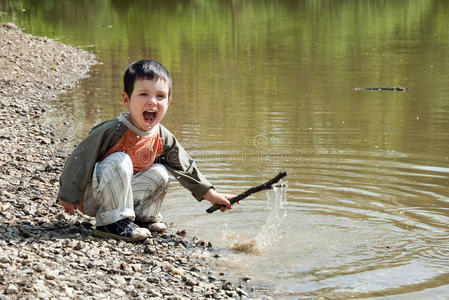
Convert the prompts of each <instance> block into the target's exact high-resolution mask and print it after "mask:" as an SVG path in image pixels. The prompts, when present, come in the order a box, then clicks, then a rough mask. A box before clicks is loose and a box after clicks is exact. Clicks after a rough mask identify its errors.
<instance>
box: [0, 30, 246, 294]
mask: <svg viewBox="0 0 449 300" xmlns="http://www.w3.org/2000/svg"><path fill="white" fill-rule="evenodd" d="M0 46H1V47H0V65H1V68H0V123H1V128H0V149H1V152H0V191H1V194H0V299H3V298H7V299H10V298H11V299H15V298H17V299H19V298H20V299H23V298H26V297H28V298H30V299H35V298H36V297H39V298H52V299H72V298H76V299H89V298H90V299H105V298H110V299H127V298H133V299H150V298H155V299H189V298H200V299H202V298H216V299H221V298H241V297H245V295H246V293H245V291H244V289H243V288H242V287H239V286H237V285H238V283H237V285H236V284H235V283H234V284H232V283H230V282H229V281H227V280H225V279H224V278H223V276H222V275H220V274H217V273H215V272H214V271H213V267H211V266H213V260H214V258H213V257H214V253H213V249H211V248H208V243H206V242H201V241H198V240H197V239H193V240H187V239H185V238H184V237H182V236H181V235H182V234H181V233H179V235H178V234H176V233H174V232H168V233H167V234H163V235H156V236H154V237H153V238H151V239H147V240H146V241H144V242H141V243H136V244H132V243H125V242H118V241H115V240H102V239H98V238H96V237H93V236H92V235H91V227H92V226H93V220H92V219H89V218H86V217H84V216H81V215H75V216H69V215H67V214H65V213H63V209H62V207H60V206H59V205H57V204H56V203H55V197H56V194H57V189H58V183H57V181H58V178H59V174H60V172H61V170H62V167H63V164H64V161H65V156H64V155H63V151H62V148H63V144H64V142H65V141H66V139H65V138H64V137H60V136H57V135H56V134H55V131H54V128H51V127H49V126H48V125H44V119H45V113H46V111H48V110H49V104H48V100H50V99H52V98H54V97H56V96H57V95H58V94H60V93H62V92H63V91H64V90H65V89H68V88H71V87H73V86H75V85H76V83H77V81H79V80H80V79H82V78H83V77H85V76H86V74H87V72H88V71H89V67H90V66H91V65H92V64H94V63H95V57H94V55H92V54H90V53H87V52H85V51H83V50H81V49H77V48H73V47H70V46H67V45H63V44H60V43H57V42H55V41H52V40H50V39H47V38H43V37H34V36H31V35H29V34H26V33H23V32H22V31H20V30H17V29H14V28H8V27H7V26H0ZM171 230H174V229H171ZM186 248H189V249H186Z"/></svg>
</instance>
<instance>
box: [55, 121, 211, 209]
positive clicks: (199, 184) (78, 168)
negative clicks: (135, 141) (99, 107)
mask: <svg viewBox="0 0 449 300" xmlns="http://www.w3.org/2000/svg"><path fill="white" fill-rule="evenodd" d="M158 127H159V128H158V129H157V128H156V130H159V136H160V137H161V139H162V144H163V150H162V154H161V155H159V156H158V157H157V158H156V160H155V162H157V163H161V164H163V165H164V166H165V167H166V168H167V169H168V170H169V171H170V173H171V174H172V175H173V176H174V177H175V178H176V179H177V180H178V181H179V182H180V183H181V185H182V186H183V187H185V188H186V189H188V190H189V191H190V192H191V193H192V194H193V196H194V197H195V198H196V199H197V200H202V199H203V195H204V194H205V193H206V192H207V191H208V190H209V189H210V188H213V186H212V185H211V184H210V182H209V181H207V180H206V178H205V177H204V176H203V175H202V174H201V172H200V171H199V170H198V167H197V165H196V163H195V161H194V160H193V159H192V158H191V157H190V156H189V154H188V153H187V152H186V151H185V150H184V148H183V147H182V146H181V144H180V143H179V142H178V141H177V140H176V138H175V137H174V136H173V134H172V133H171V132H170V131H168V129H167V128H165V127H164V126H162V125H161V124H159V125H158ZM128 128H130V129H131V130H133V131H136V130H137V131H139V130H138V129H137V128H135V127H134V126H133V125H132V124H131V123H130V122H129V121H128V120H127V119H126V117H125V116H124V114H121V115H120V116H119V117H117V118H116V119H113V120H109V121H106V122H103V123H101V124H99V125H97V126H95V127H93V128H92V129H91V131H90V133H89V135H88V136H87V137H86V138H85V139H84V140H83V141H82V142H81V143H80V144H79V145H78V146H77V147H76V148H75V150H74V151H73V152H72V154H71V155H70V157H69V158H68V159H67V161H66V164H65V167H64V170H63V171H62V174H61V177H60V178H59V193H58V198H59V199H61V200H64V201H67V202H70V203H75V204H79V203H80V201H81V198H82V195H83V194H84V191H85V189H86V187H87V186H88V185H89V184H90V183H91V180H92V173H93V170H94V167H95V164H96V163H97V162H98V161H99V159H100V158H101V157H103V155H104V154H105V153H106V152H107V151H108V150H109V149H110V148H111V147H112V146H114V144H115V143H117V142H118V141H119V140H120V138H121V137H122V136H123V134H124V133H125V132H126V130H128ZM136 133H138V132H136ZM143 134H144V133H143Z"/></svg>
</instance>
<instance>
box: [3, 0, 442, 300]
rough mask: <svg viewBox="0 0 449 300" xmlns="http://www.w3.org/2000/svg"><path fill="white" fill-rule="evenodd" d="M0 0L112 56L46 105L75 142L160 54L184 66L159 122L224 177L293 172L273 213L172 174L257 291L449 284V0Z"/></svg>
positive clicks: (387, 291)
mask: <svg viewBox="0 0 449 300" xmlns="http://www.w3.org/2000/svg"><path fill="white" fill-rule="evenodd" d="M0 11H1V13H0V20H1V21H12V22H15V23H16V24H18V25H19V26H23V27H25V28H26V31H27V32H29V33H32V34H36V35H45V36H49V37H52V38H56V39H57V40H59V41H61V42H64V43H69V44H72V45H75V46H81V47H83V48H84V49H87V50H89V51H92V52H93V53H95V54H96V55H97V57H98V60H99V61H101V62H102V64H100V65H97V66H95V67H94V68H93V70H92V72H91V75H90V78H89V79H88V80H85V81H83V82H82V83H81V84H80V87H79V88H76V89H74V90H72V91H71V92H70V93H68V94H66V95H63V96H62V97H60V98H59V99H58V100H57V101H54V103H53V107H54V110H53V112H51V113H50V114H49V116H48V118H49V120H50V122H53V123H54V124H56V125H57V127H58V128H63V132H67V131H69V132H72V133H73V136H70V139H71V141H72V144H75V143H76V142H77V141H78V140H79V139H80V138H82V137H83V136H85V134H86V133H87V131H88V130H89V128H90V127H91V126H93V125H94V124H96V123H98V122H100V121H103V120H106V119H110V118H113V117H115V116H117V115H118V114H119V113H120V112H122V111H123V110H124V107H123V106H122V104H121V101H120V93H121V91H122V74H123V71H124V69H125V68H126V67H127V65H128V64H129V63H131V62H132V61H135V60H138V59H141V58H144V57H151V58H154V59H156V60H158V61H160V62H161V63H163V64H164V65H165V66H166V67H167V68H168V69H169V71H170V72H171V74H172V76H173V79H174V98H173V101H172V102H171V106H170V108H169V112H168V114H167V116H166V118H165V119H164V124H165V125H166V126H167V127H168V128H169V129H170V130H171V131H172V132H173V133H174V134H175V135H176V136H177V137H178V139H179V140H180V141H181V142H182V143H183V144H184V146H185V148H186V149H187V150H188V151H189V152H190V153H191V155H192V156H193V157H194V158H195V159H196V160H197V163H198V165H199V166H200V168H201V170H202V172H203V173H204V174H205V175H206V176H207V177H208V179H209V180H210V181H211V182H212V183H213V184H215V185H216V187H217V190H219V191H222V192H229V193H234V194H238V193H240V192H242V191H244V190H246V189H247V188H249V187H251V186H255V185H258V184H261V183H262V182H264V181H266V180H268V179H270V178H271V177H273V176H275V175H276V174H277V173H278V172H279V171H281V170H286V171H287V172H288V176H287V177H286V181H287V183H288V190H287V195H286V199H287V203H285V204H284V205H283V206H280V207H278V208H277V210H276V211H275V212H277V213H280V214H282V217H283V218H278V219H279V220H281V221H279V222H277V223H276V222H274V223H275V225H276V226H275V227H274V228H272V230H266V231H263V229H262V227H263V226H264V224H266V223H267V220H268V218H269V217H270V212H273V208H271V210H270V209H268V210H266V209H265V207H266V204H267V202H268V199H269V196H268V195H267V194H266V193H265V192H261V193H258V194H255V195H253V196H251V197H250V198H248V199H247V200H244V201H242V202H241V204H240V205H239V206H235V208H234V209H233V210H232V211H229V212H226V213H223V214H222V213H220V212H216V213H214V214H206V213H205V209H206V208H207V207H208V205H206V203H197V202H196V200H194V199H193V197H192V196H191V195H190V194H189V192H187V191H186V190H184V189H182V188H181V187H180V185H179V184H178V183H176V182H175V181H173V184H172V186H171V189H170V191H169V194H168V196H167V200H166V202H165V203H164V205H163V208H162V210H163V214H164V216H165V220H166V221H167V222H168V223H171V222H174V223H176V226H179V227H182V228H186V229H187V231H188V234H189V236H190V237H192V236H199V237H201V238H202V239H206V240H210V241H212V243H213V244H214V245H215V246H216V247H218V248H220V249H221V250H219V251H218V252H219V254H220V256H221V257H220V258H219V259H218V260H217V265H218V267H219V269H220V270H221V271H222V272H224V273H226V274H227V276H229V277H233V278H237V279H238V278H243V277H250V278H251V281H250V283H249V287H250V288H251V289H252V290H253V295H255V296H272V297H274V298H292V299H297V298H310V297H312V296H322V297H328V298H341V299H346V298H351V297H355V298H369V297H383V298H386V299H389V298H391V299H410V298H412V299H438V298H440V299H443V298H444V299H445V298H447V297H449V284H448V282H449V150H448V149H449V132H448V128H449V38H448V37H449V22H448V20H449V2H448V1H436V0H435V1H432V0H402V1H381V0H373V1H359V0H347V1H330V0H329V1H324V0H323V1H319V0H317V1H311V0H310V1H307V0H304V1H255V0H254V1H239V0H229V1H224V0H223V1H206V0H196V1H143V0H142V1H114V0H102V1H87V0H76V1H75V0H72V1H56V0H55V1H0ZM356 87H405V88H408V91H405V92H399V91H355V90H353V88H356ZM69 149H70V147H68V150H69ZM284 213H285V216H284V215H283V214H284ZM261 232H264V234H265V235H266V236H265V238H267V239H269V240H270V241H271V242H270V243H268V244H267V245H266V246H265V247H263V248H262V249H261V253H259V255H256V254H247V253H242V252H236V251H232V250H230V248H231V245H232V243H234V242H236V241H237V242H239V241H245V240H251V239H254V238H255V237H256V236H257V235H258V234H259V236H260V233H261Z"/></svg>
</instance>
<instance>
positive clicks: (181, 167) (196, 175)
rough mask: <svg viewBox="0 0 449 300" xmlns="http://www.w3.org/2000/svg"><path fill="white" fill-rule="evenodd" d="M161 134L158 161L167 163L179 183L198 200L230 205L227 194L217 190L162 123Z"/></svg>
mask: <svg viewBox="0 0 449 300" xmlns="http://www.w3.org/2000/svg"><path fill="white" fill-rule="evenodd" d="M160 135H161V138H162V141H163V146H164V147H163V152H162V154H161V155H160V156H159V157H158V158H157V162H159V163H161V164H163V165H165V166H166V167H167V169H168V170H169V171H170V173H172V175H173V176H174V177H175V178H176V179H177V180H178V181H179V183H181V185H182V186H183V187H185V188H186V189H188V190H189V191H190V192H191V193H192V194H193V196H194V197H195V198H196V199H197V200H199V201H201V200H202V199H206V200H208V201H210V202H211V203H212V201H214V202H213V203H214V204H215V203H217V204H225V205H226V206H227V207H228V205H230V204H229V201H228V200H227V198H226V196H225V195H224V194H220V193H217V192H215V190H214V187H213V185H212V184H211V183H210V182H209V181H208V180H207V179H206V178H205V177H204V175H203V174H201V172H200V170H199V169H198V167H197V165H196V163H195V161H194V160H193V159H192V158H191V157H190V155H189V154H188V153H187V152H186V151H185V150H184V148H183V147H182V146H181V144H180V143H179V142H178V141H177V140H176V138H175V137H174V136H173V134H172V133H171V132H170V131H169V130H168V129H167V128H165V127H164V126H162V125H160ZM217 194H218V195H217ZM226 202H228V204H226Z"/></svg>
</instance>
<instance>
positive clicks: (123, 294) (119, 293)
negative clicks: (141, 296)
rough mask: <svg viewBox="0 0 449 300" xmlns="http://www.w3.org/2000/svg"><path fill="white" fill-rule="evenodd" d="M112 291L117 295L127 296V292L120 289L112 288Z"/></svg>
mask: <svg viewBox="0 0 449 300" xmlns="http://www.w3.org/2000/svg"><path fill="white" fill-rule="evenodd" d="M111 292H112V293H113V294H114V295H116V296H117V297H125V296H126V293H125V292H124V291H122V290H119V289H112V290H111Z"/></svg>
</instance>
